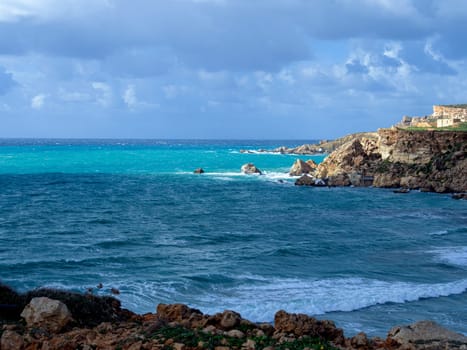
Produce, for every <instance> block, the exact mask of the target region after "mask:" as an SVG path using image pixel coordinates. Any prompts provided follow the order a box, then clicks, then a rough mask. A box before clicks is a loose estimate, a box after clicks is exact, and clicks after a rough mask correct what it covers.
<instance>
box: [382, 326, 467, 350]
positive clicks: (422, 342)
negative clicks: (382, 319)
mask: <svg viewBox="0 0 467 350" xmlns="http://www.w3.org/2000/svg"><path fill="white" fill-rule="evenodd" d="M388 340H391V341H395V342H397V343H398V344H400V345H402V346H414V348H415V349H433V350H434V349H467V337H466V336H464V335H462V334H459V333H455V332H452V331H450V330H448V329H446V328H443V327H441V326H440V325H438V324H436V323H435V322H432V321H420V322H416V323H414V324H411V325H409V326H397V327H394V328H392V329H391V330H390V331H389V333H388Z"/></svg>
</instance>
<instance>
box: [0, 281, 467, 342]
mask: <svg viewBox="0 0 467 350" xmlns="http://www.w3.org/2000/svg"><path fill="white" fill-rule="evenodd" d="M382 317H384V315H382ZM0 323H1V328H0V350H55V349H57V350H59V349H60V350H68V349H69V350H71V349H81V350H91V349H93V350H100V349H102V350H107V349H109V350H110V349H121V350H143V349H144V350H149V349H164V350H169V349H174V350H190V349H199V350H202V349H211V350H228V349H244V350H253V349H266V350H274V349H278V350H279V349H280V350H286V349H289V350H294V349H316V350H330V349H349V350H350V349H355V350H357V349H360V350H370V349H388V350H391V349H392V350H396V349H398V350H411V349H427V350H428V349H431V350H435V349H459V350H460V349H462V350H467V337H466V336H464V335H462V334H458V333H455V332H452V331H449V330H447V329H445V328H443V327H441V326H439V325H437V324H435V323H433V322H430V321H421V322H417V323H415V324H412V325H409V326H397V327H394V328H392V329H391V330H390V331H389V332H388V335H387V337H386V338H385V339H382V338H371V339H369V338H368V337H367V336H366V334H364V333H359V334H357V335H355V336H354V337H350V338H346V337H345V335H344V332H343V331H342V329H340V328H337V327H336V326H335V324H334V323H333V322H332V321H327V320H318V319H316V318H313V317H310V316H308V315H304V314H292V313H288V312H286V311H283V310H280V311H278V312H276V314H275V317H274V324H269V323H254V322H251V321H248V320H246V319H243V318H242V317H241V315H240V314H238V313H237V312H235V311H231V310H226V311H223V312H219V313H217V314H215V315H205V314H203V313H201V312H200V311H199V310H197V309H193V308H190V307H188V306H186V305H183V304H171V305H167V304H159V305H158V306H157V310H156V312H155V313H148V314H144V315H139V314H135V313H133V312H131V311H128V310H125V309H122V308H121V306H120V302H119V301H118V300H117V299H115V298H113V297H97V296H94V295H92V294H85V295H82V294H78V293H71V292H64V291H57V290H51V289H40V290H35V291H32V292H29V293H26V294H18V293H16V292H14V291H13V290H11V289H10V288H8V287H6V286H2V285H0Z"/></svg>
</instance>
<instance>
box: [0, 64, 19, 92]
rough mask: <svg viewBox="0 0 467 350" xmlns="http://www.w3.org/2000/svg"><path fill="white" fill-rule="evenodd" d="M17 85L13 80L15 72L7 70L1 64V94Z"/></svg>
mask: <svg viewBox="0 0 467 350" xmlns="http://www.w3.org/2000/svg"><path fill="white" fill-rule="evenodd" d="M15 85H16V82H15V80H13V74H11V73H9V72H7V71H6V70H5V68H3V67H1V66H0V95H4V94H6V93H7V92H8V91H10V90H11V89H12V88H13V87H14V86H15Z"/></svg>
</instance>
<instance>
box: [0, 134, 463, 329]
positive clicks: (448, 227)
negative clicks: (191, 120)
mask: <svg viewBox="0 0 467 350" xmlns="http://www.w3.org/2000/svg"><path fill="white" fill-rule="evenodd" d="M284 143H285V144H287V145H289V146H292V145H297V144H300V143H301V142H281V141H271V142H266V141H264V142H252V141H241V142H240V141H236V142H233V141H209V142H208V141H206V142H199V141H197V142H195V141H92V140H80V141H76V140H75V141H69V140H60V141H57V140H53V141H50V140H39V141H34V142H32V141H24V140H7V141H2V142H1V143H0V144H1V146H0V243H1V244H0V279H1V281H2V282H3V283H6V284H9V285H12V286H14V287H16V288H18V289H19V290H26V289H31V288H35V287H39V286H52V287H60V288H67V289H74V290H78V291H84V290H85V289H86V288H87V287H94V286H96V285H97V284H98V283H103V284H104V289H103V290H101V291H98V292H96V293H100V294H105V293H108V289H109V288H111V287H116V288H118V289H120V291H121V294H120V296H119V298H120V299H121V300H122V302H123V305H124V306H125V307H127V308H129V309H131V310H134V311H138V312H148V311H154V310H155V306H156V305H157V303H160V302H164V303H173V302H182V303H187V304H189V305H190V306H192V307H196V308H199V309H201V310H202V311H203V312H206V313H214V312H218V311H222V310H224V309H235V310H237V311H239V312H240V313H241V314H242V316H243V317H246V318H249V319H251V320H254V321H272V319H273V316H274V312H275V311H277V310H279V309H285V310H287V311H290V312H302V313H308V314H310V315H317V316H319V317H320V318H330V319H333V320H335V321H336V323H337V324H338V326H341V327H343V328H344V330H345V331H346V334H348V335H352V334H354V333H355V332H358V331H361V330H363V331H366V332H368V333H370V334H372V335H380V336H384V335H385V333H386V332H387V330H388V329H389V328H390V327H392V326H393V325H395V324H400V323H410V322H413V321H416V320H421V319H433V320H435V321H437V322H439V323H441V324H443V325H445V326H447V327H450V328H451V329H454V330H457V331H460V332H463V333H467V238H466V237H467V202H465V201H455V200H452V199H451V198H450V196H448V195H438V194H431V193H419V192H412V193H410V194H407V195H400V194H399V195H397V194H394V193H392V191H390V190H382V189H371V188H364V189H360V188H302V187H295V186H293V181H294V179H293V178H289V177H288V175H287V174H286V172H287V170H288V169H289V168H290V166H291V164H292V163H293V161H294V160H295V159H296V157H295V156H290V155H272V154H242V153H240V152H239V150H240V149H243V148H249V149H257V148H272V147H275V146H279V145H281V144H284ZM303 158H304V159H308V158H314V159H315V160H316V161H320V160H321V159H322V157H319V156H316V157H303ZM246 162H254V163H255V164H256V165H257V166H258V167H259V168H261V169H262V170H263V171H264V172H265V173H266V175H265V176H245V175H241V174H240V171H239V169H240V166H241V165H242V164H244V163H246ZM197 167H203V168H204V169H205V170H206V173H205V174H203V175H195V174H192V171H193V169H195V168H197Z"/></svg>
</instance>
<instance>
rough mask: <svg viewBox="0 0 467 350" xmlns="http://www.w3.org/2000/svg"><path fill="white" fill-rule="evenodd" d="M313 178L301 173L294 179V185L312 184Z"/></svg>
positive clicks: (313, 182)
mask: <svg viewBox="0 0 467 350" xmlns="http://www.w3.org/2000/svg"><path fill="white" fill-rule="evenodd" d="M314 185H315V179H314V178H312V177H311V176H309V175H306V174H305V175H302V176H301V177H300V178H298V179H297V180H296V181H295V186H314Z"/></svg>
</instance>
